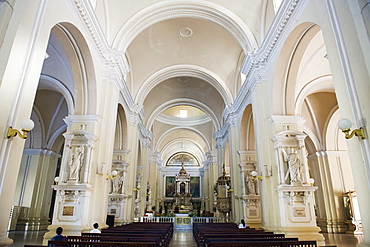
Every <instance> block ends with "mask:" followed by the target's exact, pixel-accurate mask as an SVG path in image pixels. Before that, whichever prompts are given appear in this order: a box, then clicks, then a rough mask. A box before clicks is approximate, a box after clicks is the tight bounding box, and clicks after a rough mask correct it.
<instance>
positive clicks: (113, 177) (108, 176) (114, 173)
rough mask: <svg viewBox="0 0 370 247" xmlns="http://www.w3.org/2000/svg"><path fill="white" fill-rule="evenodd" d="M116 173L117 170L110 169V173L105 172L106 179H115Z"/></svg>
mask: <svg viewBox="0 0 370 247" xmlns="http://www.w3.org/2000/svg"><path fill="white" fill-rule="evenodd" d="M117 174H118V172H117V171H116V170H114V171H112V175H108V174H107V178H106V179H107V180H108V179H115V178H116V176H117Z"/></svg>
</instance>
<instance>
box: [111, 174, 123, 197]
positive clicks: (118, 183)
mask: <svg viewBox="0 0 370 247" xmlns="http://www.w3.org/2000/svg"><path fill="white" fill-rule="evenodd" d="M122 183H123V177H122V176H121V175H120V174H119V173H118V174H117V175H116V177H115V178H114V179H112V187H113V188H112V193H113V194H118V193H119V191H120V189H121V188H122Z"/></svg>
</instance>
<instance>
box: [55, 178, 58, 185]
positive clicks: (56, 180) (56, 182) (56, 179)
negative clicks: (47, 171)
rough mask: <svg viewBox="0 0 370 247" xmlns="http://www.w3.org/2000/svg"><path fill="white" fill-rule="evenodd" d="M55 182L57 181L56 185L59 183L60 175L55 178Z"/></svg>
mask: <svg viewBox="0 0 370 247" xmlns="http://www.w3.org/2000/svg"><path fill="white" fill-rule="evenodd" d="M54 182H55V184H56V185H58V183H59V177H55V178H54Z"/></svg>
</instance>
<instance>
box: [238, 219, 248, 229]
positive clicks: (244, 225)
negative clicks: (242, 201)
mask: <svg viewBox="0 0 370 247" xmlns="http://www.w3.org/2000/svg"><path fill="white" fill-rule="evenodd" d="M238 227H239V228H246V227H247V225H246V224H245V221H244V219H242V220H241V221H240V224H239V225H238Z"/></svg>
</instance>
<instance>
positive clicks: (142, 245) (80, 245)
mask: <svg viewBox="0 0 370 247" xmlns="http://www.w3.org/2000/svg"><path fill="white" fill-rule="evenodd" d="M48 245H49V246H59V247H115V246H118V247H120V246H136V247H157V245H156V243H154V242H90V241H51V240H50V241H48Z"/></svg>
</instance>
